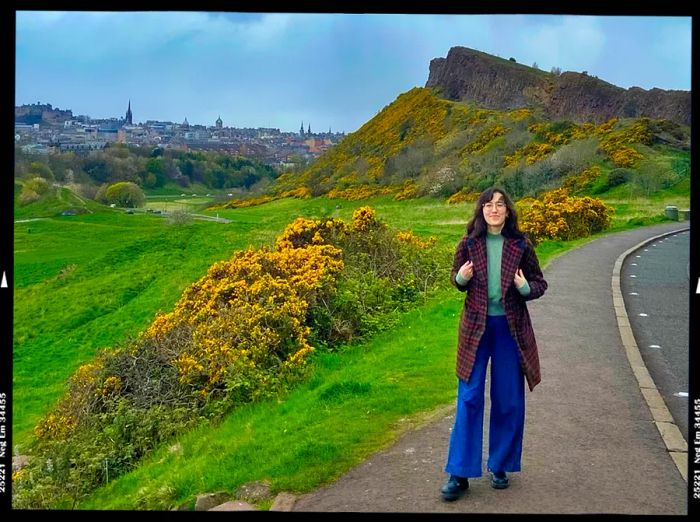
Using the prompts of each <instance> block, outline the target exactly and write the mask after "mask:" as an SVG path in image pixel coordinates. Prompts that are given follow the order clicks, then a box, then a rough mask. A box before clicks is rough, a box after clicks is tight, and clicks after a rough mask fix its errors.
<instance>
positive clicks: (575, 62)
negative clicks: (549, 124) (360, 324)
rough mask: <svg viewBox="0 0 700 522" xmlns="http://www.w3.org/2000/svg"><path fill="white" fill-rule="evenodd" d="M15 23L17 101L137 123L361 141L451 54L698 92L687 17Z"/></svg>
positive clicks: (86, 18) (156, 16) (239, 17)
mask: <svg viewBox="0 0 700 522" xmlns="http://www.w3.org/2000/svg"><path fill="white" fill-rule="evenodd" d="M16 14H17V20H16V22H17V23H16V85H15V93H16V105H23V104H33V103H37V102H41V103H50V104H52V106H53V107H54V108H57V107H58V108H60V109H64V110H65V109H70V110H71V111H73V114H74V115H76V116H77V115H89V116H90V117H91V118H95V119H101V118H110V117H124V115H125V112H126V106H127V103H128V101H129V100H130V101H131V108H132V111H133V118H134V123H143V122H146V121H147V120H159V121H172V122H174V123H182V122H183V121H184V120H185V119H187V121H188V122H189V123H190V124H191V125H195V124H199V125H206V126H212V125H214V122H215V121H216V119H217V118H219V117H221V119H222V120H223V122H224V125H225V126H227V127H236V128H261V127H265V128H278V129H280V130H281V131H282V132H298V130H299V126H300V124H301V122H302V121H303V122H304V125H305V126H306V125H308V123H311V125H312V130H314V131H317V132H326V131H327V130H328V128H329V127H330V128H331V129H332V130H333V132H336V131H337V132H353V131H355V130H357V129H358V128H359V127H360V126H361V125H362V124H364V123H365V122H366V121H368V120H369V119H371V118H372V117H373V116H374V115H376V113H378V112H379V111H380V110H381V109H382V108H383V107H385V106H386V105H388V104H390V103H391V102H393V101H394V100H395V99H396V97H397V96H398V95H400V94H401V93H403V92H406V91H408V90H410V89H411V88H413V87H422V86H424V85H425V82H426V81H427V78H428V71H429V64H430V60H431V59H433V58H440V57H445V56H446V55H447V52H448V51H449V49H450V48H451V47H454V46H464V47H470V48H473V49H477V50H480V51H483V52H486V53H489V54H493V55H496V56H500V57H502V58H506V59H508V58H510V57H514V58H515V59H516V60H517V61H518V62H519V63H522V64H524V65H528V66H532V65H533V63H537V65H538V67H539V68H540V69H541V70H545V71H549V70H551V68H553V67H557V68H559V69H561V70H562V71H567V70H571V71H576V72H582V71H587V72H588V74H591V75H595V76H597V77H599V78H600V79H601V80H604V81H606V82H609V83H612V84H614V85H617V86H619V87H622V88H629V87H633V86H637V87H641V88H643V89H647V90H648V89H651V88H654V87H656V88H660V89H666V90H690V52H691V17H689V16H688V17H662V16H657V17H650V16H614V17H613V16H580V15H409V14H385V15H380V14H305V13H296V14H294V13H293V14H289V13H215V12H47V11H18V12H17V13H16ZM105 34H109V35H110V37H108V38H106V37H104V35H105ZM86 42H90V45H85V43H86ZM409 43H410V45H409Z"/></svg>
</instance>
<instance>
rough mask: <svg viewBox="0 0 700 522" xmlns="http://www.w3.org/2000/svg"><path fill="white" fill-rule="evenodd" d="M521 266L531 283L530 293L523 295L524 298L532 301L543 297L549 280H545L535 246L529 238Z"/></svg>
mask: <svg viewBox="0 0 700 522" xmlns="http://www.w3.org/2000/svg"><path fill="white" fill-rule="evenodd" d="M520 268H521V269H522V271H523V275H524V276H525V279H527V282H528V284H529V285H530V293H529V294H528V295H526V296H522V298H523V299H524V300H525V301H531V300H533V299H537V298H538V297H541V296H542V294H544V292H545V290H547V281H545V280H544V276H543V275H542V269H541V268H540V262H539V261H538V259H537V254H535V247H534V246H533V245H532V243H531V242H530V241H529V240H526V245H525V252H523V258H522V263H521V266H520Z"/></svg>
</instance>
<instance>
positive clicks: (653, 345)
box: [649, 344, 661, 348]
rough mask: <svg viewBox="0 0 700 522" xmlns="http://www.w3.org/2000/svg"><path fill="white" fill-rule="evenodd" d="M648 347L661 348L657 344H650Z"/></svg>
mask: <svg viewBox="0 0 700 522" xmlns="http://www.w3.org/2000/svg"><path fill="white" fill-rule="evenodd" d="M649 348H661V346H659V345H658V344H650V345H649Z"/></svg>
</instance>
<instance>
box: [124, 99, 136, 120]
mask: <svg viewBox="0 0 700 522" xmlns="http://www.w3.org/2000/svg"><path fill="white" fill-rule="evenodd" d="M124 123H126V124H127V125H133V124H134V123H133V121H132V116H131V100H129V108H128V109H126V118H124Z"/></svg>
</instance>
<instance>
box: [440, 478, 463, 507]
mask: <svg viewBox="0 0 700 522" xmlns="http://www.w3.org/2000/svg"><path fill="white" fill-rule="evenodd" d="M468 489H469V479H467V478H462V477H458V476H456V475H450V478H449V480H448V481H447V482H446V483H445V485H444V486H442V489H441V490H440V492H441V493H442V498H443V499H445V500H447V501H452V500H457V499H458V498H459V497H461V496H462V495H464V493H465V492H466V491H467V490H468Z"/></svg>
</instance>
